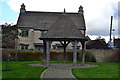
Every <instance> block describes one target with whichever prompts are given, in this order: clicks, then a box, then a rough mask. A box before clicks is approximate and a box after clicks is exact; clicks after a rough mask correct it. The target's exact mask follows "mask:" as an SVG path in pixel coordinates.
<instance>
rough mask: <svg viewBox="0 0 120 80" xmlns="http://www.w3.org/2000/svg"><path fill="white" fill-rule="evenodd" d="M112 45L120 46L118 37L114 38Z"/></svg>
mask: <svg viewBox="0 0 120 80" xmlns="http://www.w3.org/2000/svg"><path fill="white" fill-rule="evenodd" d="M114 47H120V38H116V39H115V38H114Z"/></svg>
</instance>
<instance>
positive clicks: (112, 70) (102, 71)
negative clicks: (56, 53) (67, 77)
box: [72, 63, 120, 80]
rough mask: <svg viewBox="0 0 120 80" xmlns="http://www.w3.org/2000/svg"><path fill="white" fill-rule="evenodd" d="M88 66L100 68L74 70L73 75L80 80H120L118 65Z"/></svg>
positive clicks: (101, 64)
mask: <svg viewBox="0 0 120 80" xmlns="http://www.w3.org/2000/svg"><path fill="white" fill-rule="evenodd" d="M88 64H96V65H99V67H94V68H74V69H72V73H73V74H74V76H75V77H76V78H77V79H78V80H82V78H84V79H85V78H86V80H87V79H88V78H105V79H106V78H111V79H115V78H116V79H117V78H120V76H119V75H118V70H119V67H118V63H88ZM80 78H81V79H80ZM88 80H90V79H88Z"/></svg>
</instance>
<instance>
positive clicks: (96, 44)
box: [86, 39, 108, 49]
mask: <svg viewBox="0 0 120 80" xmlns="http://www.w3.org/2000/svg"><path fill="white" fill-rule="evenodd" d="M107 48H108V47H107V44H106V42H105V41H104V40H100V39H97V40H90V41H89V42H87V43H86V49H107Z"/></svg>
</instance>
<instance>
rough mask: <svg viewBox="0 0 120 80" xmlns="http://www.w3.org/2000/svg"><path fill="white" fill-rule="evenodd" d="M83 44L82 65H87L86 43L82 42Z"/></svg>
mask: <svg viewBox="0 0 120 80" xmlns="http://www.w3.org/2000/svg"><path fill="white" fill-rule="evenodd" d="M81 44H82V65H84V64H85V42H81Z"/></svg>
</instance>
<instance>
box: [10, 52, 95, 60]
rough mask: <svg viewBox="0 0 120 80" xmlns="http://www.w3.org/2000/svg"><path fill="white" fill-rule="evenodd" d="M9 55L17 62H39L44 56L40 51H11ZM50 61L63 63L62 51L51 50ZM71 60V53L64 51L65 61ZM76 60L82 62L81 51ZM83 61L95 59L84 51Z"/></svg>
mask: <svg viewBox="0 0 120 80" xmlns="http://www.w3.org/2000/svg"><path fill="white" fill-rule="evenodd" d="M9 54H10V55H11V56H12V57H13V60H18V61H41V60H44V59H45V58H44V56H45V55H44V54H43V52H40V51H31V50H30V51H16V50H12V51H10V52H9ZM50 59H51V61H63V51H62V50H51V52H50ZM72 60H73V51H72V50H67V51H66V61H72ZM77 60H78V61H81V60H82V53H81V50H78V51H77ZM85 61H87V62H96V59H95V57H94V56H93V55H92V53H91V51H85Z"/></svg>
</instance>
